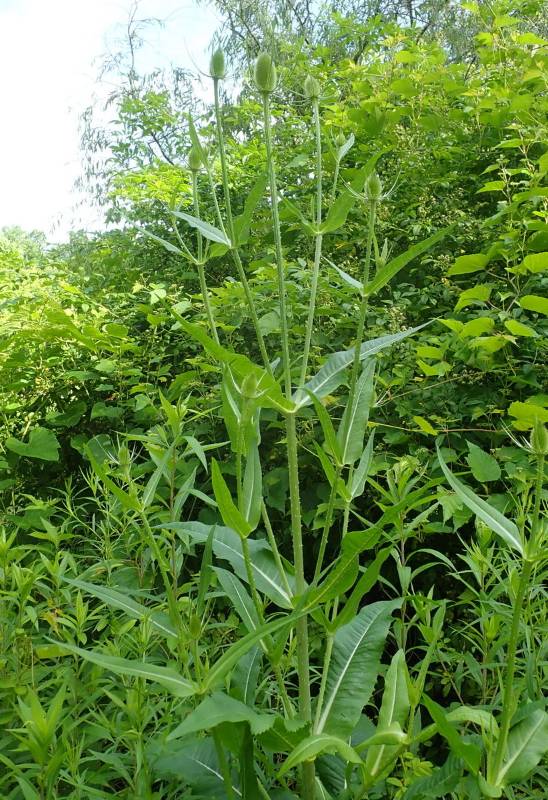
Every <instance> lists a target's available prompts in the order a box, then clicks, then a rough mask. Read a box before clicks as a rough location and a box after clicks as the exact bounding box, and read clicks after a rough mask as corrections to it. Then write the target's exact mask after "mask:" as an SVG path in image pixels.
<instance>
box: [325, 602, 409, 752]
mask: <svg viewBox="0 0 548 800" xmlns="http://www.w3.org/2000/svg"><path fill="white" fill-rule="evenodd" d="M401 604H402V600H401V599H397V600H390V601H382V602H379V603H373V604H372V605H370V606H367V607H366V608H363V609H362V610H361V611H360V613H359V614H358V615H357V617H355V619H353V620H352V622H350V623H348V625H344V626H343V627H342V628H339V630H338V631H337V633H336V634H335V639H334V644H333V655H332V658H331V663H330V665H329V671H328V674H327V681H326V691H325V697H324V702H323V706H322V710H321V715H320V717H319V719H318V725H317V726H316V733H323V732H325V733H332V734H334V735H335V736H341V737H347V736H350V735H351V734H352V732H353V730H354V728H355V727H356V725H357V724H358V721H359V719H360V715H361V713H362V709H363V707H364V705H365V704H366V703H367V702H368V700H369V698H370V696H371V692H372V691H373V688H374V686H375V683H376V681H377V676H378V674H379V670H380V664H381V655H382V651H383V649H384V643H385V641H386V637H387V636H388V631H389V629H390V625H391V623H392V612H393V611H394V610H395V609H396V608H399V607H400V606H401Z"/></svg>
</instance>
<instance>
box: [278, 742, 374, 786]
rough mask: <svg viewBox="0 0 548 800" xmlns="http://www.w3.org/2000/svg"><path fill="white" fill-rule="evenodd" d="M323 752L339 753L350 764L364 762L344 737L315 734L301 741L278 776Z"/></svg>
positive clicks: (312, 759)
mask: <svg viewBox="0 0 548 800" xmlns="http://www.w3.org/2000/svg"><path fill="white" fill-rule="evenodd" d="M321 753H337V755H339V756H341V757H342V758H343V759H344V760H345V761H346V762H347V763H350V764H361V763H362V760H361V758H360V757H359V755H358V754H357V752H356V751H355V750H354V748H353V747H351V746H350V745H349V744H348V743H347V742H345V741H344V739H340V738H339V737H338V736H330V735H329V734H325V733H320V734H313V735H312V736H308V737H307V738H306V739H304V740H303V741H302V742H300V744H298V745H297V747H296V748H295V749H294V750H293V752H292V753H291V754H290V755H289V756H288V757H287V759H286V760H285V763H284V765H283V767H282V768H281V770H280V771H279V773H278V777H279V778H281V777H283V776H284V775H285V774H286V773H287V772H289V770H290V769H293V768H294V767H296V766H297V765H298V764H302V762H303V761H314V760H315V759H316V758H317V757H318V756H319V755H320V754H321Z"/></svg>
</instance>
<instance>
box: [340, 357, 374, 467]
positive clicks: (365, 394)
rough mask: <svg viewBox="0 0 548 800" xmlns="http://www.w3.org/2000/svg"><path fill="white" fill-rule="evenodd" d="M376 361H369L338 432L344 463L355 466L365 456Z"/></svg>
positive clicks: (371, 359)
mask: <svg viewBox="0 0 548 800" xmlns="http://www.w3.org/2000/svg"><path fill="white" fill-rule="evenodd" d="M374 375H375V360H374V359H373V358H370V359H367V360H366V363H365V367H364V369H363V372H362V374H361V375H360V378H359V380H358V383H357V384H356V391H355V393H354V398H353V401H352V406H350V405H348V404H347V406H346V408H345V410H344V414H343V417H342V420H341V423H340V425H339V430H338V431H337V440H338V442H339V446H340V448H341V451H342V463H343V464H353V463H354V461H357V460H358V458H360V457H361V455H362V454H363V437H364V436H365V429H366V427H367V423H368V421H369V411H370V409H371V403H372V400H373V390H374V388H375V382H374Z"/></svg>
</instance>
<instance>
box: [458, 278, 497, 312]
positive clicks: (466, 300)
mask: <svg viewBox="0 0 548 800" xmlns="http://www.w3.org/2000/svg"><path fill="white" fill-rule="evenodd" d="M492 288H493V287H492V286H489V285H488V284H481V283H480V284H478V285H477V286H472V287H471V288H470V289H465V290H464V291H463V292H461V293H460V297H459V299H458V300H457V303H456V305H455V311H461V310H462V309H463V308H466V306H470V305H475V304H476V303H486V302H487V300H489V296H490V294H491V289H492Z"/></svg>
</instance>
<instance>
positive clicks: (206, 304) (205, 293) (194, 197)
mask: <svg viewBox="0 0 548 800" xmlns="http://www.w3.org/2000/svg"><path fill="white" fill-rule="evenodd" d="M192 200H193V206H194V216H196V217H198V219H199V218H200V199H199V194H198V171H197V170H195V169H193V170H192ZM197 237H198V264H197V269H198V280H199V281H200V291H201V293H202V300H203V303H204V308H205V311H206V316H207V321H208V324H209V328H210V330H211V335H212V337H213V338H214V340H215V341H216V342H217V344H218V343H219V334H218V333H217V325H216V324H215V317H214V316H213V309H212V307H211V302H210V300H209V292H208V289H207V283H206V277H205V268H204V265H203V263H202V257H203V240H202V234H201V233H200V231H197Z"/></svg>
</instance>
